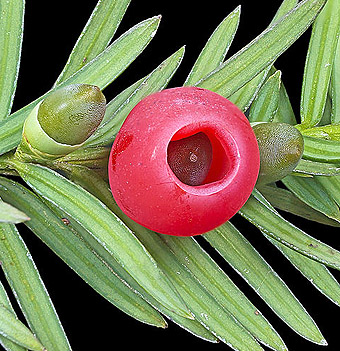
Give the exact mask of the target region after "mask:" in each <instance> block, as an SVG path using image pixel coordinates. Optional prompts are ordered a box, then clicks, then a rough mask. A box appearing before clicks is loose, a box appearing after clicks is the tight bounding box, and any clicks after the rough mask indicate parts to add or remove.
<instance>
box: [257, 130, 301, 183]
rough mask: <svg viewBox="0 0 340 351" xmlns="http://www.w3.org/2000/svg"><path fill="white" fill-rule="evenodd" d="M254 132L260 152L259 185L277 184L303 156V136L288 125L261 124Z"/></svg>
mask: <svg viewBox="0 0 340 351" xmlns="http://www.w3.org/2000/svg"><path fill="white" fill-rule="evenodd" d="M253 130H254V133H255V135H256V139H257V143H258V146H259V150H260V172H259V177H258V180H257V185H263V184H268V183H272V182H276V181H278V180H280V179H282V178H284V177H285V176H287V175H288V174H290V173H291V172H292V171H293V170H294V168H295V167H296V166H297V164H298V163H299V161H300V159H301V157H302V154H303V148H304V141H303V136H302V134H301V133H300V132H299V131H298V130H297V129H296V128H295V127H294V126H292V125H289V124H286V123H259V124H256V125H255V126H253Z"/></svg>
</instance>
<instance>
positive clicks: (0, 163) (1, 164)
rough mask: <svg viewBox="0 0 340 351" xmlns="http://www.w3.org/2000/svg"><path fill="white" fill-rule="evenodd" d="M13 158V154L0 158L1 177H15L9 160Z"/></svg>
mask: <svg viewBox="0 0 340 351" xmlns="http://www.w3.org/2000/svg"><path fill="white" fill-rule="evenodd" d="M13 157H14V153H13V152H8V153H6V154H3V155H1V156H0V174H2V175H14V176H17V175H18V173H17V172H16V170H15V168H14V167H13V165H12V164H11V160H12V159H13Z"/></svg>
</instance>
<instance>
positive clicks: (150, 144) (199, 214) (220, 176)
mask: <svg viewBox="0 0 340 351" xmlns="http://www.w3.org/2000/svg"><path fill="white" fill-rule="evenodd" d="M259 165H260V158H259V149H258V145H257V141H256V137H255V135H254V133H253V130H252V128H251V126H250V124H249V122H248V120H247V118H246V117H245V116H244V114H243V113H242V112H241V111H240V110H239V109H238V108H237V106H235V105H234V104H232V103H231V102H230V101H229V100H227V99H226V98H224V97H222V96H220V95H218V94H216V93H213V92H211V91H209V90H206V89H201V88H196V87H180V88H172V89H166V90H163V91H161V92H158V93H155V94H152V95H150V96H148V97H146V98H144V99H143V100H142V101H141V102H139V103H138V104H137V105H136V106H135V107H134V109H133V110H132V111H131V112H130V114H129V115H128V117H127V118H126V120H125V122H124V124H123V126H122V128H121V129H120V131H119V133H118V135H117V137H116V139H115V142H114V144H113V146H112V150H111V154H110V160H109V180H110V187H111V190H112V194H113V196H114V199H115V200H116V202H117V204H118V206H119V207H120V208H121V210H122V211H123V212H124V213H125V214H126V215H127V216H129V217H130V218H131V219H133V220H134V221H136V222H137V223H139V224H141V225H143V226H145V227H147V228H149V229H151V230H153V231H156V232H159V233H163V234H170V235H178V236H189V235H197V234H202V233H204V232H207V231H209V230H212V229H214V228H216V227H217V226H219V225H221V224H223V223H224V222H225V221H227V220H228V219H230V218H231V217H232V216H233V215H234V214H235V213H236V212H237V211H238V210H239V209H240V208H241V207H242V206H243V204H244V203H245V202H246V201H247V199H248V198H249V196H250V194H251V192H252V190H253V188H254V186H255V183H256V180H257V176H258V172H259Z"/></svg>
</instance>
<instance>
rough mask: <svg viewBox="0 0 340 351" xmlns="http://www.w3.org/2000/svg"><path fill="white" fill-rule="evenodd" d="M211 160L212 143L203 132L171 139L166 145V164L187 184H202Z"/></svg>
mask: <svg viewBox="0 0 340 351" xmlns="http://www.w3.org/2000/svg"><path fill="white" fill-rule="evenodd" d="M211 161H212V145H211V142H210V140H209V138H208V136H207V135H206V134H204V133H203V132H199V133H196V134H194V135H191V136H189V137H186V138H183V139H180V140H174V141H171V142H170V143H169V145H168V164H169V166H170V168H171V170H172V171H173V172H174V174H175V175H176V177H177V178H178V179H179V180H180V181H181V182H182V183H185V184H187V185H191V186H198V185H202V184H203V183H204V180H205V179H206V177H207V175H208V173H209V170H210V166H211Z"/></svg>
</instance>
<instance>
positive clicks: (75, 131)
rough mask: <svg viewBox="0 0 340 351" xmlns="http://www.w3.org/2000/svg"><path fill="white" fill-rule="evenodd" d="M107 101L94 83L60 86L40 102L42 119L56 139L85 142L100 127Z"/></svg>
mask: <svg viewBox="0 0 340 351" xmlns="http://www.w3.org/2000/svg"><path fill="white" fill-rule="evenodd" d="M105 107H106V101H105V97H104V95H103V93H102V92H101V91H100V89H99V88H98V87H96V86H94V85H88V84H73V85H68V86H65V87H64V88H61V89H58V90H56V91H55V92H53V93H52V94H51V95H49V96H48V97H47V98H46V99H45V100H44V101H43V102H42V103H41V105H40V107H39V111H38V116H37V118H38V121H39V123H40V125H41V127H42V129H43V130H44V131H45V133H46V134H47V135H49V136H50V137H51V138H52V139H54V140H55V141H57V142H59V143H62V144H68V145H76V144H81V143H83V142H84V141H85V140H86V139H87V138H88V137H89V136H90V135H91V134H93V132H94V131H95V130H96V129H97V127H98V126H99V124H100V122H101V121H102V119H103V117H104V113H105Z"/></svg>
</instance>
